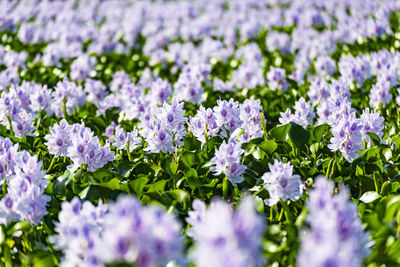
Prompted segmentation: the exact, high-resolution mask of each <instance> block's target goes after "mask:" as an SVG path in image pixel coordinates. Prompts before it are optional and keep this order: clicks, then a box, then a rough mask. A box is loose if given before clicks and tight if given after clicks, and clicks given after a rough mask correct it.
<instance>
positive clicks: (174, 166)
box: [169, 161, 179, 174]
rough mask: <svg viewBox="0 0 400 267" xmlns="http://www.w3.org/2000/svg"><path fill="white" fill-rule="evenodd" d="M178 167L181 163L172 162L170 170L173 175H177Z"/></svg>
mask: <svg viewBox="0 0 400 267" xmlns="http://www.w3.org/2000/svg"><path fill="white" fill-rule="evenodd" d="M178 167H179V163H177V162H175V161H172V162H171V163H170V164H169V168H170V169H171V172H172V174H176V171H177V170H178Z"/></svg>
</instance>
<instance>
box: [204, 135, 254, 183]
mask: <svg viewBox="0 0 400 267" xmlns="http://www.w3.org/2000/svg"><path fill="white" fill-rule="evenodd" d="M243 152H244V151H243V149H241V148H240V144H239V143H236V142H235V141H233V140H231V141H230V142H229V143H228V144H227V143H225V142H223V143H222V144H221V146H220V147H219V149H218V150H216V151H215V156H214V157H213V158H212V159H211V162H212V163H213V164H214V165H215V166H213V167H212V168H211V170H212V171H213V172H214V173H215V175H220V174H222V173H223V174H225V175H226V177H227V178H228V179H229V181H231V183H232V184H233V185H234V186H236V184H238V183H241V182H242V181H243V180H244V178H243V177H242V176H241V175H242V174H243V172H244V171H245V170H246V166H244V165H242V164H240V162H241V158H242V154H243Z"/></svg>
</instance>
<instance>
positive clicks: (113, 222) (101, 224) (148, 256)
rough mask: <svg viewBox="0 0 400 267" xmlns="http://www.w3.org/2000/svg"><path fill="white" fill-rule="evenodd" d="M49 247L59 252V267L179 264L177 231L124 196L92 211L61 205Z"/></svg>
mask: <svg viewBox="0 0 400 267" xmlns="http://www.w3.org/2000/svg"><path fill="white" fill-rule="evenodd" d="M58 219H59V222H57V223H56V232H57V235H53V236H51V241H52V243H53V244H54V245H55V246H56V247H57V248H58V249H62V250H63V252H64V259H63V261H62V263H61V265H62V266H77V265H83V266H105V265H106V264H108V263H121V262H126V263H131V264H133V263H134V264H135V265H137V266H141V267H144V266H161V265H166V264H167V263H168V262H170V261H176V262H178V261H180V260H181V251H182V240H181V236H180V231H181V226H180V224H179V223H178V222H177V220H176V219H175V218H174V217H173V216H172V215H170V214H167V213H165V212H164V211H162V210H161V209H160V208H158V207H155V206H149V207H143V206H141V205H140V204H139V202H138V201H137V200H136V199H135V198H132V197H129V196H120V197H119V198H118V199H117V201H116V202H115V203H111V204H108V205H104V204H103V203H102V202H101V201H100V202H99V204H98V205H97V207H96V206H94V205H93V204H92V203H91V202H88V201H85V202H84V203H83V204H82V203H81V200H80V199H79V198H78V197H75V198H74V199H72V201H71V202H63V203H62V208H61V211H60V213H59V215H58Z"/></svg>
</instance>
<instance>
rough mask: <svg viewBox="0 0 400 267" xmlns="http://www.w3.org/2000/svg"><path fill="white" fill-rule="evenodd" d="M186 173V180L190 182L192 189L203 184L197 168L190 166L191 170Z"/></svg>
mask: <svg viewBox="0 0 400 267" xmlns="http://www.w3.org/2000/svg"><path fill="white" fill-rule="evenodd" d="M184 174H185V177H186V181H187V182H188V184H189V186H190V188H191V189H192V190H195V189H196V188H198V187H200V186H201V183H200V180H199V177H198V175H197V171H196V170H195V169H193V168H190V169H189V170H187V171H185V172H184Z"/></svg>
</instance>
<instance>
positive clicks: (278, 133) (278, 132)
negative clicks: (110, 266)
mask: <svg viewBox="0 0 400 267" xmlns="http://www.w3.org/2000/svg"><path fill="white" fill-rule="evenodd" d="M289 130H290V125H289V124H286V125H282V126H278V127H275V128H272V130H271V131H270V135H271V136H272V137H273V138H275V139H276V140H279V141H285V140H286V136H287V134H288V133H289Z"/></svg>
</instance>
